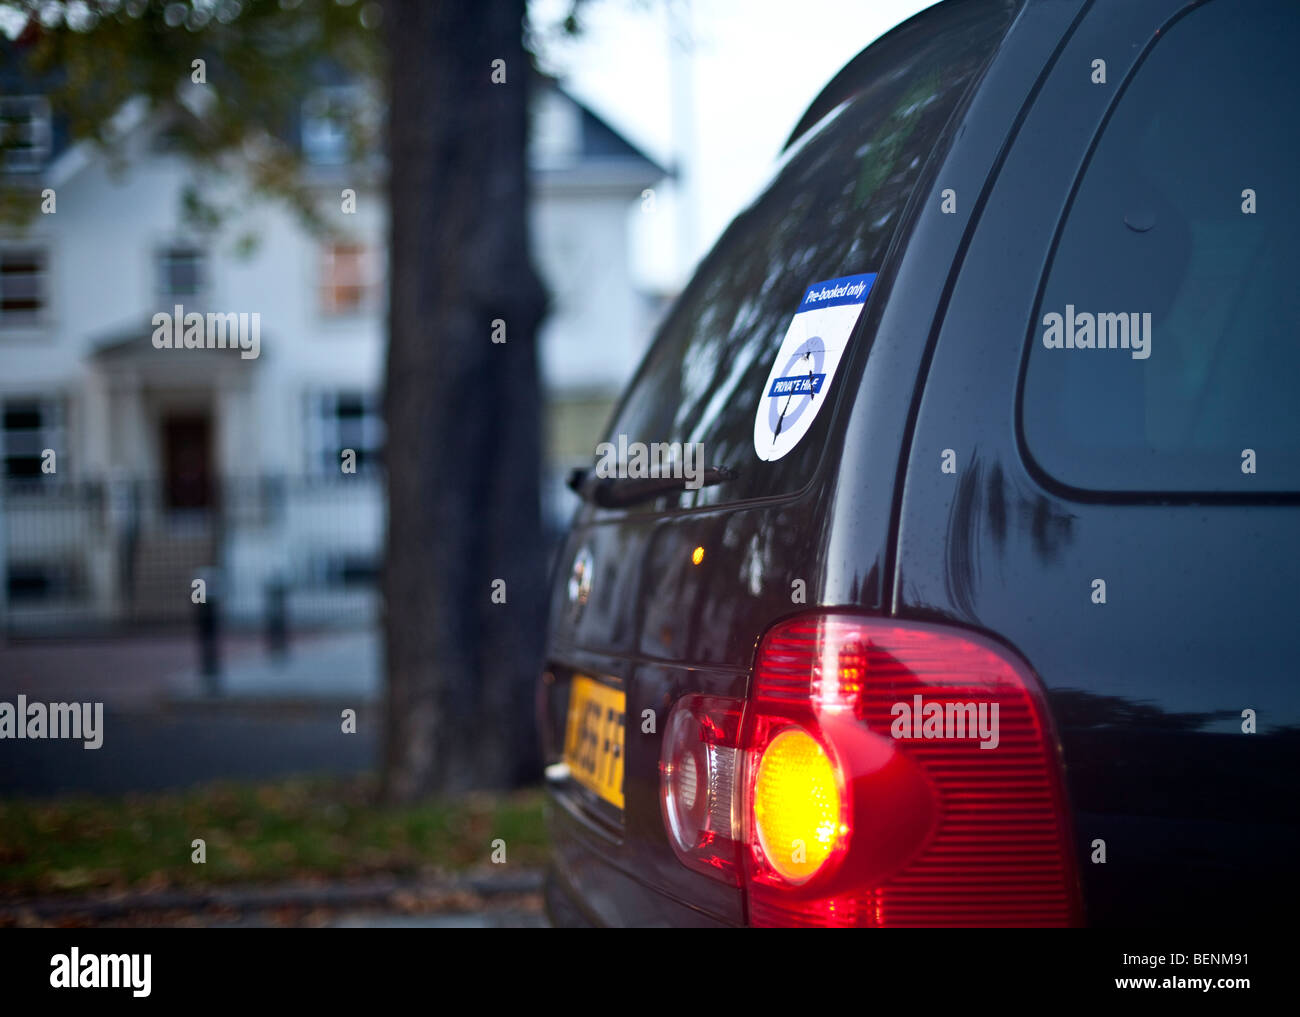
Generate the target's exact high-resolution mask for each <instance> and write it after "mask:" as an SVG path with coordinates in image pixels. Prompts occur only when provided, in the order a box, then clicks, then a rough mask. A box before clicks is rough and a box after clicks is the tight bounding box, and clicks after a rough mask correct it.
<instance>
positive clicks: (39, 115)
mask: <svg viewBox="0 0 1300 1017" xmlns="http://www.w3.org/2000/svg"><path fill="white" fill-rule="evenodd" d="M49 157H50V104H49V102H48V101H47V100H46V98H45V96H43V95H7V96H3V97H0V166H3V167H4V168H5V169H6V170H8V171H11V172H20V173H21V172H30V171H32V170H38V169H40V168H41V167H42V166H44V165H45V160H46V159H48V158H49Z"/></svg>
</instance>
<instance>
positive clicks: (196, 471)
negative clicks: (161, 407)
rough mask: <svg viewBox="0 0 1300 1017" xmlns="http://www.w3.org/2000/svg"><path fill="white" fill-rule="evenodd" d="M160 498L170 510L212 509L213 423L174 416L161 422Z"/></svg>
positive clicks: (197, 417)
mask: <svg viewBox="0 0 1300 1017" xmlns="http://www.w3.org/2000/svg"><path fill="white" fill-rule="evenodd" d="M163 470H164V476H163V483H164V491H163V496H164V498H165V499H166V505H167V507H168V508H172V509H203V508H209V507H210V506H211V505H212V421H211V420H210V419H209V418H208V417H205V416H183V417H182V416H175V417H167V418H166V419H165V420H164V421H163Z"/></svg>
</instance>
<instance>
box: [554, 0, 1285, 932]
mask: <svg viewBox="0 0 1300 1017" xmlns="http://www.w3.org/2000/svg"><path fill="white" fill-rule="evenodd" d="M849 29H850V26H844V30H849ZM1297 52H1300V6H1298V5H1296V4H1295V3H1294V0H1209V2H1202V3H1187V2H1185V0H1093V2H1088V0H1025V2H1013V0H1003V2H969V3H964V2H948V3H944V4H941V5H939V6H937V7H933V8H930V9H928V10H926V11H925V12H923V13H922V14H919V15H917V16H916V17H914V18H912V19H911V20H910V21H908V22H906V23H905V24H903V25H901V26H899V27H898V28H896V29H894V30H893V31H892V32H890V33H888V34H887V35H885V36H884V37H882V38H881V39H879V40H878V41H876V42H875V43H874V44H872V45H871V46H870V47H868V48H867V49H866V50H865V51H863V52H862V53H861V54H860V55H859V56H858V57H857V58H856V59H854V60H853V61H852V62H851V63H850V64H849V65H848V66H846V67H845V68H844V69H843V70H842V71H841V72H840V73H839V74H837V75H836V76H835V77H834V78H833V79H832V80H831V82H830V84H829V85H828V86H827V87H826V89H825V91H824V92H823V93H822V94H821V95H820V96H819V97H818V99H817V100H816V101H815V102H814V103H813V105H812V106H811V108H810V109H809V110H808V111H807V113H806V115H805V116H804V117H803V119H802V122H801V123H800V124H799V125H798V127H797V128H796V130H795V131H794V134H793V135H792V137H791V138H790V141H789V142H788V144H787V147H786V151H785V153H784V154H783V156H782V159H781V163H780V166H779V167H778V170H777V172H776V174H775V175H774V177H773V179H772V183H771V184H770V186H769V187H768V188H767V189H766V191H765V192H764V193H763V194H762V195H761V197H759V198H758V199H757V200H756V201H755V202H754V203H753V205H752V206H751V207H750V208H749V209H748V210H747V211H745V212H744V213H743V214H741V215H740V216H739V217H738V218H737V219H736V220H735V222H734V223H732V225H731V226H730V227H729V228H728V230H727V231H726V233H725V234H724V235H723V237H722V238H721V240H720V241H719V242H718V244H717V246H716V248H715V249H714V250H713V251H712V253H711V254H710V255H709V256H708V257H707V259H706V260H705V261H704V262H703V264H702V265H701V267H700V268H699V271H698V272H697V274H696V276H695V278H694V279H693V281H692V282H691V283H690V285H689V286H688V288H687V289H686V290H685V292H684V293H683V294H682V296H681V298H680V299H679V300H678V301H677V303H676V305H675V306H674V308H673V309H672V311H671V312H670V314H669V316H668V317H667V319H666V321H665V322H664V324H663V326H662V328H661V329H660V331H659V334H658V335H657V337H656V339H655V341H654V343H653V345H652V347H651V348H650V350H649V353H648V354H647V356H646V358H645V361H644V363H643V364H642V365H641V368H640V370H639V371H638V373H637V375H636V377H635V379H634V380H633V381H632V383H631V385H630V387H629V388H628V390H627V392H626V394H625V396H624V397H623V399H622V401H621V403H620V406H619V408H618V409H617V411H616V413H615V416H614V419H613V421H612V423H611V425H610V428H609V433H608V435H607V442H606V443H603V444H602V447H601V448H599V449H597V450H596V458H595V460H594V465H593V468H592V469H591V470H590V471H587V472H586V473H585V474H583V475H580V476H579V477H577V478H576V479H575V487H576V488H577V489H578V490H579V492H580V493H581V494H582V495H583V498H584V504H583V506H582V507H581V509H580V510H579V511H578V513H577V516H576V518H575V520H574V523H573V527H572V531H571V533H570V534H569V536H568V538H567V541H566V543H565V545H564V547H563V549H562V550H561V552H560V559H559V566H558V568H557V572H556V578H555V583H554V587H553V602H552V612H551V621H550V627H549V643H548V649H547V659H546V663H545V667H544V674H543V675H542V679H541V683H540V685H539V702H538V709H539V715H540V724H541V727H542V734H543V738H544V744H545V750H546V753H547V762H548V763H549V764H550V765H549V766H548V769H547V776H548V783H549V786H550V789H551V795H550V801H551V808H550V814H551V820H550V822H551V828H552V832H553V837H554V846H555V848H554V850H555V857H554V865H553V870H552V872H551V874H550V879H549V883H548V891H547V902H548V908H549V911H550V914H551V917H552V919H553V920H554V921H556V922H557V923H562V924H583V923H590V924H601V925H688V924H690V925H695V924H717V925H732V926H740V925H757V926H763V925H837V926H838V925H850V926H897V925H969V926H991V925H1023V926H1028V925H1075V924H1094V925H1127V926H1133V925H1155V924H1162V925H1163V924H1174V923H1180V924H1186V923H1195V924H1199V925H1207V924H1213V925H1224V924H1240V923H1245V922H1251V921H1257V920H1263V919H1267V918H1270V917H1273V918H1275V919H1277V920H1279V921H1280V920H1282V919H1284V918H1285V919H1287V920H1289V918H1290V916H1291V909H1292V908H1293V906H1294V904H1295V902H1296V900H1297V895H1296V889H1297V876H1296V870H1297V866H1296V858H1297V856H1298V851H1297V849H1298V848H1300V837H1298V836H1297V833H1298V831H1300V822H1298V819H1300V811H1298V809H1297V802H1300V796H1298V795H1297V794H1296V792H1295V789H1294V785H1293V783H1292V781H1293V780H1295V778H1296V775H1297V770H1298V767H1297V764H1298V763H1300V726H1298V725H1300V692H1298V691H1297V690H1298V688H1300V667H1298V662H1300V624H1298V623H1297V618H1296V613H1297V607H1298V606H1300V598H1298V597H1297V584H1298V583H1300V561H1298V560H1297V559H1298V557H1300V556H1298V555H1297V550H1298V549H1300V539H1298V538H1300V497H1298V493H1300V398H1298V396H1300V338H1298V334H1297V323H1298V322H1300V285H1297V280H1300V239H1298V238H1300V211H1298V207H1297V200H1296V183H1295V176H1296V167H1297V166H1298V165H1300V71H1297V67H1296V63H1295V59H1296V58H1295V54H1296V53H1297Z"/></svg>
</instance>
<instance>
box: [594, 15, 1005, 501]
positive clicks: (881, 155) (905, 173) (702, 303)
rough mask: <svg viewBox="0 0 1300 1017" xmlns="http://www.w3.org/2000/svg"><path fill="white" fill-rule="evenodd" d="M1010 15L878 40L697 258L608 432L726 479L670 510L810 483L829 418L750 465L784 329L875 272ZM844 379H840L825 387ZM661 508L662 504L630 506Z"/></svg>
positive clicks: (615, 439)
mask: <svg viewBox="0 0 1300 1017" xmlns="http://www.w3.org/2000/svg"><path fill="white" fill-rule="evenodd" d="M1013 9H1014V7H1013V5H1011V4H989V5H969V6H958V7H956V8H953V9H949V10H947V11H944V10H940V11H939V12H936V13H935V14H934V15H932V16H931V17H930V18H929V19H928V20H929V22H930V23H931V24H933V25H934V26H936V27H934V28H933V29H932V30H930V31H928V32H926V33H924V34H923V35H922V36H921V37H920V39H919V41H918V40H917V39H916V38H915V35H914V36H913V37H912V38H909V39H908V40H907V45H902V46H899V45H890V44H889V41H888V40H885V41H882V43H880V44H878V46H877V47H873V49H872V50H869V51H868V56H870V55H871V54H872V53H873V52H874V51H876V50H877V49H879V52H880V59H879V60H877V61H876V63H874V64H870V65H869V67H870V71H871V73H870V74H869V75H867V76H866V80H865V81H864V86H863V87H862V88H861V89H860V90H858V91H856V93H855V94H853V95H852V96H851V97H850V98H848V99H846V100H845V101H844V102H843V103H841V104H840V105H839V106H838V107H837V108H836V109H835V110H834V111H833V112H832V113H830V114H828V115H827V117H825V118H823V120H822V121H821V122H820V123H819V125H818V126H817V127H816V128H815V129H814V130H813V131H812V132H810V134H809V135H807V136H806V137H805V138H803V139H801V140H800V142H799V143H798V144H797V145H796V147H795V148H794V150H793V151H792V153H791V154H790V155H789V156H788V157H787V159H786V162H785V164H784V166H783V167H781V169H780V172H779V173H778V174H777V175H776V177H775V179H774V181H773V183H772V184H771V185H770V186H769V187H768V189H767V190H766V191H765V192H764V193H763V194H762V196H761V197H760V198H759V199H758V200H757V201H756V202H755V203H754V204H753V205H752V206H751V207H750V208H749V209H748V210H747V211H746V212H744V213H743V214H742V215H741V216H739V217H738V218H737V219H736V220H735V221H734V222H733V223H732V225H731V226H730V227H729V228H728V229H727V231H726V233H724V235H723V236H722V238H721V240H719V242H718V244H717V246H716V247H715V248H714V250H713V251H712V253H711V254H710V255H709V256H708V258H707V259H706V260H705V262H704V263H703V265H702V266H701V268H700V270H699V271H698V272H697V273H696V276H695V278H694V279H693V280H692V281H691V283H690V285H689V287H688V288H687V290H686V291H685V293H684V294H683V295H682V297H681V298H680V300H679V301H678V302H677V304H676V305H675V307H674V309H673V311H672V312H671V313H670V315H669V317H668V319H667V320H666V321H665V323H664V325H663V327H662V328H661V330H660V332H659V334H658V336H657V337H656V339H655V342H654V343H653V345H652V346H651V349H650V352H649V353H648V354H647V356H646V359H645V361H644V362H643V363H642V365H641V368H640V370H639V371H638V374H637V377H636V379H635V380H634V381H633V383H632V386H631V387H630V389H629V390H628V392H627V394H626V395H625V397H624V400H623V402H622V404H621V405H620V408H619V410H618V411H617V412H616V414H615V418H614V421H613V423H612V426H611V428H610V432H609V434H608V435H607V436H606V440H607V441H608V442H609V443H610V444H611V445H615V446H618V447H620V448H622V447H624V446H622V445H619V442H620V441H623V442H625V443H627V447H632V443H644V445H647V446H648V445H651V444H653V443H664V442H681V443H683V444H685V443H688V442H690V443H700V445H701V446H702V454H703V465H704V466H719V467H726V468H728V469H732V470H735V471H737V475H736V477H735V478H734V479H732V480H729V481H726V482H724V483H722V484H719V485H717V486H709V487H703V488H701V489H699V490H698V491H690V490H687V491H684V492H681V494H680V495H676V494H674V495H670V496H666V500H667V502H668V503H669V505H678V506H681V507H689V506H698V505H706V504H717V503H721V502H731V501H737V500H744V499H752V498H760V497H767V496H772V495H780V494H785V493H789V492H792V491H796V490H798V489H799V488H801V487H802V486H804V484H806V483H807V481H808V480H809V479H810V478H811V472H812V470H813V469H814V468H815V467H816V464H817V461H818V458H819V453H820V450H821V447H822V444H823V442H824V438H825V434H826V429H827V426H828V422H829V419H830V413H829V412H821V413H818V414H817V415H816V417H815V419H814V422H813V424H812V427H811V429H810V430H809V431H808V433H807V434H805V435H804V436H803V438H802V439H801V440H800V441H799V443H798V444H797V445H796V446H795V448H794V449H793V450H792V451H790V452H789V453H788V454H786V455H784V456H783V457H782V458H780V459H777V460H775V461H771V462H767V461H763V460H760V459H759V458H758V456H757V455H756V453H755V413H756V410H757V408H758V405H759V402H760V400H761V399H762V398H763V397H764V395H765V392H766V384H765V383H766V382H767V379H768V374H769V370H770V369H771V368H772V364H773V360H774V358H775V357H776V356H777V353H778V350H779V349H780V348H781V344H782V340H783V338H784V337H785V333H786V331H787V329H788V327H789V326H790V322H791V318H792V317H793V316H794V314H795V311H796V310H797V309H798V308H799V306H800V301H801V299H802V298H803V296H804V292H805V290H806V289H807V288H808V287H809V286H810V285H811V284H813V283H817V282H822V281H826V280H837V279H841V278H842V277H846V276H855V275H860V274H867V273H876V272H879V271H880V269H881V262H882V260H883V258H884V256H885V252H886V250H887V249H888V247H889V244H890V241H891V239H892V238H893V236H894V232H895V230H896V228H897V226H898V223H899V220H900V218H901V217H902V214H903V210H904V207H905V206H906V204H907V201H908V198H909V197H910V196H911V193H912V190H913V188H914V187H915V185H916V182H917V179H918V177H919V176H920V173H921V170H922V167H923V166H924V164H925V161H926V158H927V157H928V155H929V153H930V151H931V149H932V148H933V147H934V145H935V143H936V141H937V139H938V137H939V135H940V133H941V132H942V130H943V128H944V125H945V124H946V123H947V121H948V119H949V117H950V116H951V114H952V112H953V110H954V108H955V107H956V105H957V104H958V102H959V100H960V99H961V96H962V95H963V93H964V92H965V90H966V88H967V87H968V85H969V84H970V83H971V81H972V79H973V78H974V77H975V76H976V75H977V74H978V72H979V71H980V70H981V69H982V67H983V66H984V64H985V63H986V62H987V60H988V57H989V55H990V54H991V53H992V51H993V49H994V47H995V46H996V44H997V41H998V40H999V39H1000V38H1001V35H1002V33H1003V32H1004V31H1005V29H1006V26H1007V24H1008V22H1009V21H1010V18H1011V15H1012V12H1013ZM868 299H869V298H868ZM859 331H860V330H859ZM853 342H858V343H863V342H869V338H868V337H862V336H858V337H856V338H855V339H854V340H853ZM846 379H847V372H846V373H844V374H841V375H840V376H839V377H838V378H837V379H836V380H835V386H836V388H835V390H834V391H839V390H842V389H843V387H844V385H845V383H846ZM834 391H832V393H831V395H833V394H834ZM828 409H829V407H828ZM664 507H668V506H666V505H665V499H660V501H658V502H654V503H648V504H646V505H643V506H641V509H640V510H643V511H655V510H659V509H662V508H664Z"/></svg>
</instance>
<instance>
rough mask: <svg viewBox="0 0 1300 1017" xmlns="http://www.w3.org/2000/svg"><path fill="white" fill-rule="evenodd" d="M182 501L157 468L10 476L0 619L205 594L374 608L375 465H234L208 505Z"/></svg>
mask: <svg viewBox="0 0 1300 1017" xmlns="http://www.w3.org/2000/svg"><path fill="white" fill-rule="evenodd" d="M172 501H173V499H171V498H169V490H168V488H167V485H165V484H163V483H161V482H160V481H158V480H157V479H151V478H128V479H114V480H91V481H65V480H58V479H56V478H54V477H40V478H33V479H23V480H15V479H10V480H5V481H0V577H2V579H3V582H2V583H0V626H3V628H4V629H5V630H7V631H10V632H22V631H28V630H33V629H42V628H53V629H57V630H61V631H66V630H76V629H79V628H91V627H105V626H109V627H111V626H116V625H127V624H133V623H158V622H172V621H182V620H185V619H192V618H193V616H194V606H195V602H196V598H197V597H198V596H200V595H201V596H202V597H203V598H205V599H208V600H214V601H217V602H218V603H219V604H220V611H221V614H222V616H223V617H224V618H225V619H227V620H229V621H230V622H231V623H233V624H241V623H247V624H258V623H262V622H264V621H265V620H266V618H267V615H268V612H275V611H280V612H282V616H283V617H284V618H285V619H287V621H286V622H285V624H287V625H290V626H295V627H297V626H317V625H340V624H347V623H358V624H364V623H367V622H369V621H371V620H373V617H374V615H375V605H376V601H377V591H376V583H377V573H378V567H379V562H380V557H381V554H382V548H383V539H384V524H385V511H384V490H383V483H382V478H381V477H380V476H378V475H377V474H374V473H371V474H356V475H340V476H338V477H224V478H220V480H219V481H218V482H217V484H216V486H215V490H214V491H213V492H212V493H211V496H210V497H209V499H208V501H209V502H210V503H209V504H208V505H206V506H200V507H194V506H190V507H178V506H176V505H175V504H172ZM197 580H202V585H201V586H197V585H196V581H197Z"/></svg>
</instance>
